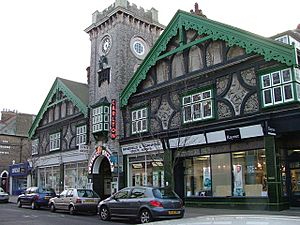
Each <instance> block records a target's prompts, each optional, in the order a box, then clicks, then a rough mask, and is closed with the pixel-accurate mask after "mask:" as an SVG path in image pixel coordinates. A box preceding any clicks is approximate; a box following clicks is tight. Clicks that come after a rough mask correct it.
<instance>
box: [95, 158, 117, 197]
mask: <svg viewBox="0 0 300 225" xmlns="http://www.w3.org/2000/svg"><path fill="white" fill-rule="evenodd" d="M97 161H98V163H97ZM95 166H96V167H98V168H99V169H97V168H94V171H95V170H96V171H97V173H94V174H93V190H94V191H95V192H97V194H98V195H99V196H100V198H101V199H105V198H107V197H109V196H110V195H111V180H112V174H111V168H110V163H109V161H108V159H107V158H106V157H104V156H99V157H98V158H97V159H96V162H95V164H94V167H95Z"/></svg>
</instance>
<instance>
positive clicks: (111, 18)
mask: <svg viewBox="0 0 300 225" xmlns="http://www.w3.org/2000/svg"><path fill="white" fill-rule="evenodd" d="M163 29H164V26H163V25H161V24H160V23H159V22H158V11H157V10H156V9H154V8H151V9H150V10H144V9H143V8H141V7H137V6H136V5H135V4H130V3H129V2H128V1H126V0H115V2H114V3H113V4H112V5H111V6H109V7H108V8H106V9H104V10H103V11H102V12H99V11H96V12H94V13H93V15H92V24H91V25H90V26H89V27H88V28H86V29H85V31H86V32H87V33H88V34H89V36H90V41H91V58H90V67H89V79H88V85H89V108H90V129H89V130H90V134H89V135H90V140H91V143H90V144H89V145H90V152H89V158H90V159H89V168H88V169H89V182H90V184H91V186H92V188H93V189H94V190H95V191H96V192H97V193H98V194H99V195H100V197H101V198H103V197H106V196H108V195H110V194H111V192H113V191H115V190H116V189H119V188H121V187H122V186H123V185H124V182H123V161H122V158H123V157H122V152H121V150H120V146H119V140H120V138H122V133H123V130H122V129H123V128H122V117H121V115H120V110H119V95H120V93H121V92H122V90H123V89H124V87H125V86H126V85H127V84H128V82H129V80H130V79H131V77H132V75H133V74H134V72H135V70H136V69H137V68H138V66H139V65H140V64H141V63H142V60H143V59H144V58H145V56H146V55H147V53H148V52H149V50H150V49H151V47H152V46H153V45H154V43H155V41H156V40H157V38H158V37H159V35H160V34H161V32H162V30H163Z"/></svg>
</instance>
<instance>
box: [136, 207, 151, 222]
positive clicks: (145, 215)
mask: <svg viewBox="0 0 300 225" xmlns="http://www.w3.org/2000/svg"><path fill="white" fill-rule="evenodd" d="M151 221H152V216H151V213H150V211H149V210H148V209H142V211H141V212H140V216H139V222H140V223H149V222H151Z"/></svg>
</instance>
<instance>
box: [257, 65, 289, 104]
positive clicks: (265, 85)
mask: <svg viewBox="0 0 300 225" xmlns="http://www.w3.org/2000/svg"><path fill="white" fill-rule="evenodd" d="M260 80H261V88H262V89H261V94H262V101H263V102H262V103H263V107H267V106H273V105H278V104H283V103H287V102H291V101H293V100H294V83H295V81H294V80H293V78H292V70H291V69H284V70H279V71H275V72H272V73H269V74H264V75H262V76H261V79H260Z"/></svg>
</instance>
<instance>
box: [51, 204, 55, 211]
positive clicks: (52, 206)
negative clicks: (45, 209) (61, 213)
mask: <svg viewBox="0 0 300 225" xmlns="http://www.w3.org/2000/svg"><path fill="white" fill-rule="evenodd" d="M55 210H56V209H55V206H54V204H53V203H51V205H50V211H51V212H55Z"/></svg>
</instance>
